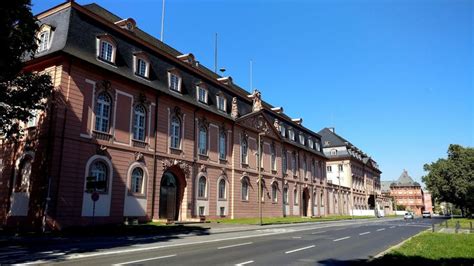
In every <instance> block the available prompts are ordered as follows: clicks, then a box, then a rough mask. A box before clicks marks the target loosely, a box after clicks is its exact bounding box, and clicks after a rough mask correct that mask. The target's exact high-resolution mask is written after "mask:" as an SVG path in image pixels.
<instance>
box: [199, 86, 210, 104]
mask: <svg viewBox="0 0 474 266" xmlns="http://www.w3.org/2000/svg"><path fill="white" fill-rule="evenodd" d="M207 97H208V91H207V89H206V87H204V85H202V84H201V85H198V86H197V100H198V101H199V102H201V103H206V104H207Z"/></svg>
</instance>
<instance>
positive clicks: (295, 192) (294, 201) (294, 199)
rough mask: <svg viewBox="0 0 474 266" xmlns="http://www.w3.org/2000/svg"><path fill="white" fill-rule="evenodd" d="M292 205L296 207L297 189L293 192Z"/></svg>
mask: <svg viewBox="0 0 474 266" xmlns="http://www.w3.org/2000/svg"><path fill="white" fill-rule="evenodd" d="M293 203H294V204H295V205H298V189H296V188H295V189H294V190H293Z"/></svg>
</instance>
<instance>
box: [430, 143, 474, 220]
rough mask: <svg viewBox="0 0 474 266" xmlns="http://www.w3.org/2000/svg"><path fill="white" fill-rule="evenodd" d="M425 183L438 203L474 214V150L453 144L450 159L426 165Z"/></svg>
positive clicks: (449, 151)
mask: <svg viewBox="0 0 474 266" xmlns="http://www.w3.org/2000/svg"><path fill="white" fill-rule="evenodd" d="M424 169H425V171H427V172H428V174H427V175H426V176H423V178H422V179H423V182H424V183H425V184H426V186H427V188H428V189H429V190H430V191H431V193H432V196H433V198H435V199H436V200H438V201H446V202H450V203H453V204H454V205H456V206H458V207H459V208H461V210H462V211H463V212H464V213H466V212H467V213H469V214H472V213H474V148H470V147H466V148H465V147H462V146H460V145H456V144H451V145H450V146H449V149H448V158H446V159H444V158H441V159H438V160H437V161H436V162H433V163H430V164H425V166H424Z"/></svg>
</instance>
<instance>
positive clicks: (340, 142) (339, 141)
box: [318, 127, 350, 148]
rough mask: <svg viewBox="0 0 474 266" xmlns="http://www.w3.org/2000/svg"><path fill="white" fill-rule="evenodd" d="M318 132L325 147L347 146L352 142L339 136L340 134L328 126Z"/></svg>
mask: <svg viewBox="0 0 474 266" xmlns="http://www.w3.org/2000/svg"><path fill="white" fill-rule="evenodd" d="M318 134H319V135H321V140H322V141H323V147H325V148H327V147H340V146H347V145H349V144H350V142H349V141H348V140H346V139H345V138H343V137H341V136H339V135H338V134H336V133H335V132H333V131H331V129H329V128H327V127H325V128H323V129H322V130H320V131H319V132H318ZM326 143H327V144H326Z"/></svg>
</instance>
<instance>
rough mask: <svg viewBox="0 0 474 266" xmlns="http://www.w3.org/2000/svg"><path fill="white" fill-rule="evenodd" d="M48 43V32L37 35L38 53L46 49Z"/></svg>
mask: <svg viewBox="0 0 474 266" xmlns="http://www.w3.org/2000/svg"><path fill="white" fill-rule="evenodd" d="M48 43H49V31H47V30H46V31H42V32H41V33H40V35H39V44H38V52H42V51H45V50H47V49H48Z"/></svg>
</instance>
